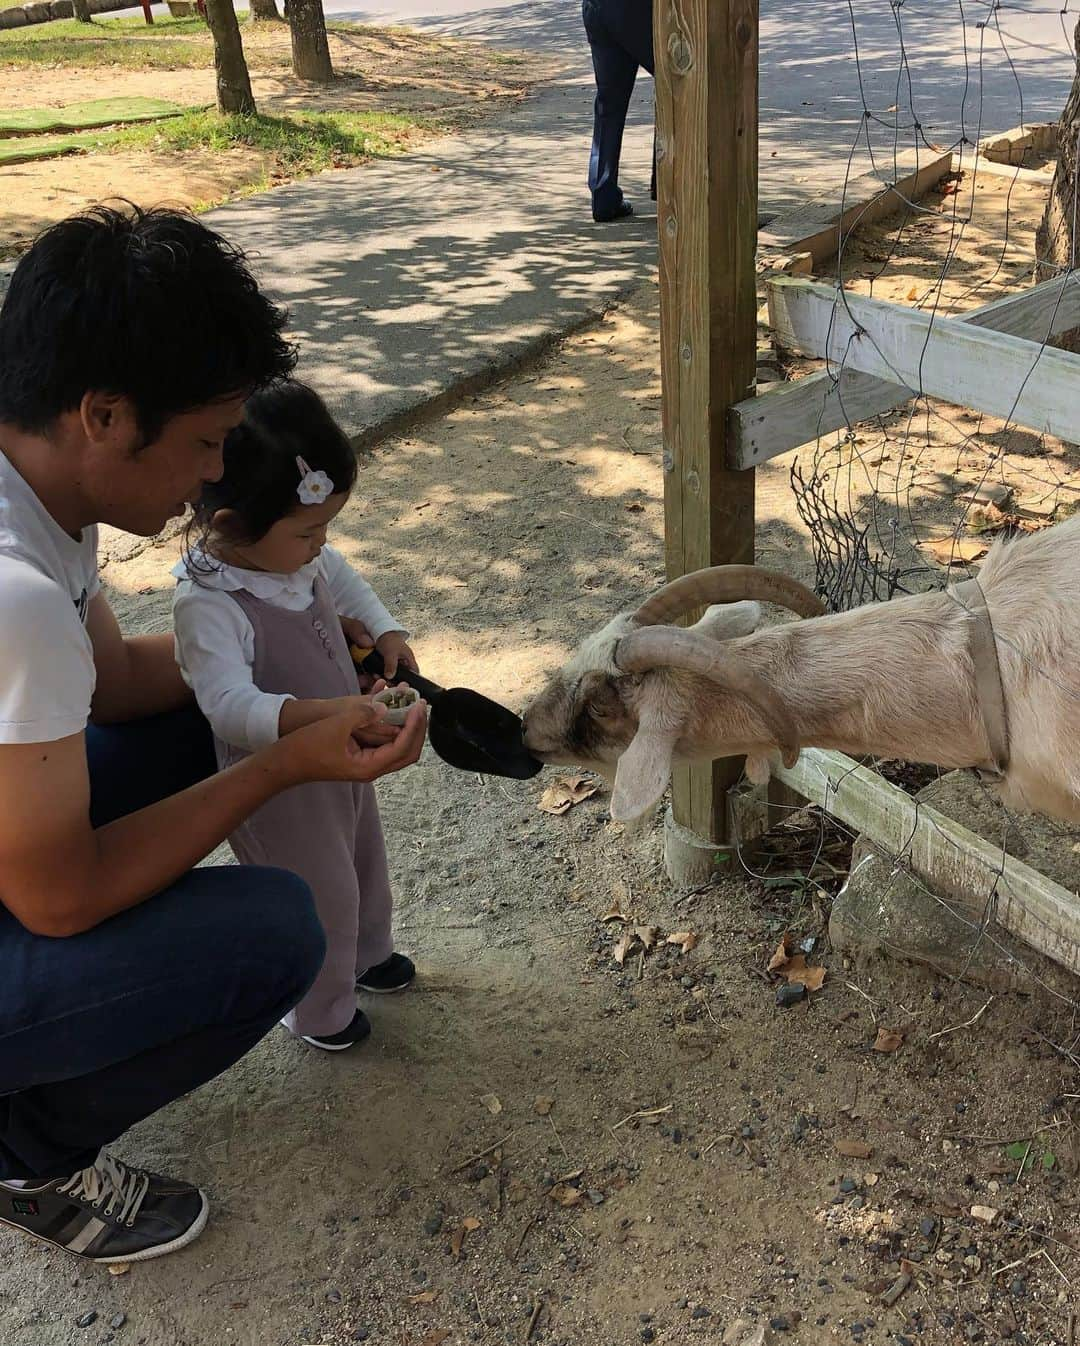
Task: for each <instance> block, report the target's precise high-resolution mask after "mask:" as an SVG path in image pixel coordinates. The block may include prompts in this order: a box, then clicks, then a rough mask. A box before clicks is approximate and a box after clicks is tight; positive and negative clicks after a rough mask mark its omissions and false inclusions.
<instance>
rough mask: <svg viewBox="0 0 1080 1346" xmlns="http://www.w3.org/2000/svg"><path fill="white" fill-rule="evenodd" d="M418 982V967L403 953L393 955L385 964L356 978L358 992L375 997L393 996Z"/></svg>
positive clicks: (379, 964) (380, 964)
mask: <svg viewBox="0 0 1080 1346" xmlns="http://www.w3.org/2000/svg"><path fill="white" fill-rule="evenodd" d="M415 980H416V965H415V964H414V963H413V961H412V959H411V958H406V957H405V955H404V954H403V953H392V954H391V955H390V957H389V958H388V959H387V960H386V962H385V963H377V964H376V965H375V967H369V968H368V970H367V971H366V972H361V973H359V974H358V975H357V978H356V989H357V990H358V991H371V992H372V993H373V994H374V995H393V994H394V992H395V991H404V989H405V988H406V986H411V985H412V984H413V982H414V981H415Z"/></svg>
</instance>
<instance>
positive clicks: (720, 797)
mask: <svg viewBox="0 0 1080 1346" xmlns="http://www.w3.org/2000/svg"><path fill="white" fill-rule="evenodd" d="M654 30H655V31H654V36H655V45H656V121H657V196H658V203H657V216H658V227H659V233H660V366H661V374H662V379H663V428H664V500H665V521H666V534H667V573H668V576H669V578H671V577H675V576H678V575H683V574H686V572H687V571H691V570H698V569H700V568H701V567H702V566H709V565H723V564H726V563H739V562H751V561H753V559H754V474H753V471H742V472H735V471H730V470H728V469H727V467H726V466H725V464H726V462H727V439H728V409H729V408H730V407H732V406H733V405H734V404H735V403H737V402H740V401H742V400H743V399H744V398H746V397H748V396H749V395H750V393H751V392H752V389H753V384H754V376H755V371H756V349H757V297H756V286H755V272H754V256H755V249H756V245H757V154H758V134H757V129H758V128H757V116H758V104H757V98H758V0H656V3H655V10H654ZM693 619H694V617H693V616H692V617H691V620H693ZM740 771H741V762H740V761H738V760H736V759H725V760H723V761H718V762H714V763H712V764H709V765H703V766H699V767H694V768H693V769H688V768H680V769H679V770H678V771H677V772H676V776H675V780H674V783H673V791H672V816H671V819H669V827H668V837H667V843H668V844H667V846H666V851H667V860H668V868H669V871H670V872H671V874H672V877H674V878H676V879H678V880H679V881H684V882H690V881H696V880H698V879H699V878H700V877H702V876H703V875H704V874H707V873H708V872H709V871H711V869H712V867H713V864H714V859H715V855H716V849H717V846H718V845H723V844H725V843H726V842H727V841H728V839H729V827H728V820H727V816H726V792H727V789H728V787H729V786H730V785H731V784H732V783H733V782H734V780H735V779H737V777H738V775H739V773H740Z"/></svg>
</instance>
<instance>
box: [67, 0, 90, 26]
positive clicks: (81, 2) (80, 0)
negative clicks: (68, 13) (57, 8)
mask: <svg viewBox="0 0 1080 1346" xmlns="http://www.w3.org/2000/svg"><path fill="white" fill-rule="evenodd" d="M72 3H73V6H74V9H75V17H76V18H77V19H78V21H79V22H80V23H93V21H94V20H93V18H92V17H91V14H90V0H72Z"/></svg>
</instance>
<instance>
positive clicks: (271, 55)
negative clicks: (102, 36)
mask: <svg viewBox="0 0 1080 1346" xmlns="http://www.w3.org/2000/svg"><path fill="white" fill-rule="evenodd" d="M244 44H245V51H246V52H247V54H248V59H249V62H250V66H251V79H252V89H253V92H254V94H255V100H256V104H257V106H258V108H259V110H260V111H261V112H264V113H267V114H269V115H283V114H285V113H289V112H298V111H304V112H328V111H351V112H361V111H381V112H398V113H414V114H416V115H417V116H422V117H433V118H437V119H438V122H439V124H440V125H443V126H448V127H463V126H467V125H470V124H473V123H475V122H476V121H477V120H479V119H481V118H484V117H487V116H489V115H492V114H493V113H494V112H495V111H496V110H497V109H498V108H499V107H500V106H502V105H503V104H505V103H506V102H507V101H508V100H516V99H518V98H520V97H521V96H522V95H523V93H524V92H525V91H526V89H527V88H528V87H529V86H530V85H531V84H533V83H534V82H536V80H538V79H541V78H543V76H544V75H545V74H546V73H547V72H548V71H549V69H550V66H551V62H550V61H549V60H548V59H547V58H546V57H543V56H542V55H539V54H536V53H522V54H520V55H519V54H517V53H500V52H492V51H491V50H490V49H489V48H486V47H484V46H482V45H481V44H479V43H471V42H459V41H454V40H452V39H448V38H438V37H426V36H423V35H420V34H417V33H412V32H409V31H407V30H405V29H377V28H364V29H358V30H357V31H356V32H355V33H338V32H335V33H331V35H330V49H331V56H332V58H333V61H334V68H335V70H336V71H337V74H338V78H337V79H336V80H335V82H334V84H333V85H330V86H321V85H310V84H303V83H300V82H298V81H296V80H294V79H293V78H292V75H291V72H290V70H289V32H288V28H287V26H286V25H285V24H269V25H259V26H256V27H255V28H254V29H252V28H245V32H244ZM207 60H208V64H207V66H206V68H204V69H197V70H192V69H180V70H129V69H126V68H119V67H116V68H108V67H106V68H104V69H93V70H78V69H73V70H71V69H59V68H56V69H51V68H33V69H25V70H24V69H10V68H3V67H2V66H0V70H2V78H0V108H16V107H30V106H33V107H53V106H61V105H63V104H65V103H73V102H81V101H84V100H89V99H93V98H102V97H106V96H108V95H109V94H110V93H120V92H122V93H123V94H125V95H127V96H131V97H140V96H145V97H154V98H166V99H169V100H171V101H172V102H175V103H178V104H180V105H182V106H192V107H199V106H207V105H210V104H212V103H213V102H214V99H215V92H214V70H213V55H212V49H211V48H209V47H208V55H207ZM431 134H432V133H431V132H430V131H425V130H423V129H421V128H419V127H416V128H414V129H412V130H410V131H407V132H404V133H403V135H402V141H403V145H404V147H405V148H407V147H408V144H409V143H413V142H419V141H421V140H424V139H427V138H428V137H429V136H430V135H431ZM274 170H275V165H274V163H273V162H272V160H271V159H270V157H269V156H267V155H264V154H260V153H252V152H248V151H243V150H234V151H229V152H227V153H221V154H217V153H209V152H184V153H177V152H169V153H159V152H153V151H149V150H148V151H140V152H138V153H132V152H120V153H101V154H86V155H70V156H66V157H64V158H60V159H47V160H42V161H40V162H36V163H26V164H18V165H13V166H11V167H9V168H4V169H0V255H3V253H4V252H6V251H11V250H13V249H17V248H18V246H19V245H20V243H26V242H28V241H29V239H30V238H32V237H33V235H34V234H35V233H36V232H37V230H38V229H40V228H41V227H42V226H43V225H45V224H48V223H49V222H50V221H53V220H58V219H62V218H63V217H64V216H65V215H68V214H70V213H71V212H72V211H73V210H77V209H80V208H82V207H83V206H86V205H89V204H91V203H92V202H94V201H99V200H103V199H106V198H109V197H116V196H121V197H125V198H126V199H128V200H135V201H138V202H139V203H140V204H143V205H150V204H169V205H175V206H186V207H191V208H199V207H201V206H205V205H208V204H216V203H218V202H220V201H222V200H224V199H226V198H227V197H229V196H233V195H235V194H236V193H238V192H240V191H242V190H244V189H245V188H250V187H251V186H252V185H253V184H261V183H264V182H265V181H266V180H267V177H268V175H274ZM274 180H275V181H278V180H282V179H278V178H277V177H276V176H274Z"/></svg>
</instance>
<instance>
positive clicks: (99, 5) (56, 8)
mask: <svg viewBox="0 0 1080 1346" xmlns="http://www.w3.org/2000/svg"><path fill="white" fill-rule="evenodd" d="M130 8H131V0H90V13H91V14H112V13H114V12H116V11H118V10H121V9H130ZM74 17H75V7H74V5H73V4H72V0H48V3H41V4H36V5H16V6H15V7H14V8H13V9H0V29H3V28H25V27H26V26H27V24H31V23H51V22H52V21H53V20H54V19H72V18H74Z"/></svg>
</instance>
